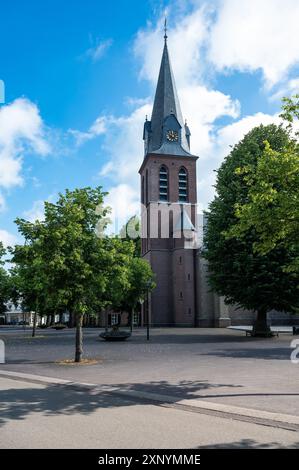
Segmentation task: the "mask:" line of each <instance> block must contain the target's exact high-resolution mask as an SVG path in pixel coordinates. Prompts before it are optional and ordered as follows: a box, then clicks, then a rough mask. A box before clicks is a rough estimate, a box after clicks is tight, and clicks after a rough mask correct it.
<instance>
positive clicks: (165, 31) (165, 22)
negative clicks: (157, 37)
mask: <svg viewBox="0 0 299 470" xmlns="http://www.w3.org/2000/svg"><path fill="white" fill-rule="evenodd" d="M167 38H168V36H167V17H166V16H165V20H164V40H165V43H166V42H167Z"/></svg>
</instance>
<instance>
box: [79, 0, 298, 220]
mask: <svg viewBox="0 0 299 470" xmlns="http://www.w3.org/2000/svg"><path fill="white" fill-rule="evenodd" d="M180 3H181V2H178V1H177V2H174V3H173V4H172V7H171V13H172V18H171V22H170V24H171V27H170V29H169V31H168V37H169V39H168V47H169V52H170V57H171V63H172V67H173V70H174V75H175V79H176V83H177V88H178V94H179V98H180V101H181V107H182V111H183V115H184V117H185V118H187V120H188V124H189V126H190V129H191V150H192V153H194V154H197V155H199V161H198V192H199V194H198V196H199V197H198V202H199V204H200V206H201V207H204V208H206V207H207V204H208V203H209V201H210V200H211V199H212V197H213V195H214V188H213V185H214V183H215V172H214V170H215V169H217V168H218V167H219V165H220V164H221V162H222V161H223V158H224V157H225V155H227V154H228V153H229V151H230V145H234V144H235V143H237V142H238V141H239V140H240V139H241V138H242V137H243V136H244V135H245V134H246V133H247V132H248V131H249V130H250V129H251V128H253V127H255V126H256V125H259V124H260V123H263V124H269V123H270V122H278V117H277V115H275V116H271V115H268V114H264V113H257V114H254V115H252V116H245V117H242V118H241V119H239V120H237V119H238V117H239V115H240V103H239V101H238V100H237V99H235V98H234V97H232V96H229V95H227V94H224V93H222V92H221V91H219V90H216V89H213V88H212V87H211V86H208V85H207V83H206V79H207V78H209V77H210V76H212V75H213V74H214V72H215V68H216V69H218V70H219V71H223V70H229V69H231V70H233V69H237V70H247V71H250V72H251V71H256V70H258V69H261V70H262V71H263V75H264V78H265V81H266V83H267V85H268V86H271V85H273V84H275V83H277V82H278V81H279V80H281V79H284V80H286V79H288V78H286V77H287V75H288V70H289V68H290V67H291V66H292V65H294V64H295V63H296V62H297V60H298V58H299V46H298V44H299V43H298V42H297V41H295V40H294V41H292V43H291V44H289V41H290V38H294V37H295V27H296V34H297V21H295V20H294V17H295V18H296V20H297V19H298V15H299V3H298V1H297V0H296V2H295V0H283V2H282V1H279V0H250V1H249V0H243V1H242V2H239V1H236V0H226V1H225V2H223V1H220V0H219V1H216V0H215V1H214V2H209V3H208V2H196V1H194V2H193V6H194V9H193V11H192V12H191V13H187V14H186V11H185V12H184V13H182V9H179V13H177V14H176V13H175V5H178V4H180ZM295 3H296V4H295ZM198 4H200V6H198ZM196 5H197V6H196ZM215 13H217V14H215ZM284 25H288V27H287V28H285V27H284ZM162 30H163V18H162V17H161V19H160V21H158V24H157V26H156V25H155V26H153V25H152V24H150V23H149V24H148V25H147V27H146V29H144V30H142V31H139V33H138V34H137V36H136V39H135V42H134V47H133V49H134V53H135V56H136V58H137V59H138V60H139V62H140V78H142V79H146V80H148V81H149V83H150V84H151V86H152V95H153V94H154V87H155V86H156V82H157V77H158V72H159V65H160V61H161V54H162V49H163V37H162V36H163V33H162ZM292 85H294V86H297V82H296V83H295V80H293V82H292ZM127 104H129V105H130V106H132V107H133V110H132V111H130V113H129V114H128V115H126V116H121V117H116V116H111V115H110V116H100V117H99V118H98V120H97V121H96V122H95V123H94V124H93V125H92V126H91V127H90V129H89V130H88V131H87V132H86V133H82V135H81V136H80V135H78V137H79V140H78V141H79V143H82V142H84V141H85V140H89V139H91V138H93V137H95V136H98V135H103V134H104V140H103V142H104V143H103V145H102V150H103V153H104V154H105V155H106V156H108V159H107V161H106V162H105V164H104V165H103V166H102V168H101V170H100V172H99V176H100V177H105V178H108V180H109V179H110V181H111V187H110V193H111V194H112V195H111V199H112V200H113V201H114V203H115V204H117V205H119V211H123V213H124V214H126V216H127V217H129V216H130V215H133V212H134V211H135V207H136V206H135V204H136V203H137V201H138V200H139V175H138V168H139V166H140V164H141V162H142V159H143V142H142V129H143V123H144V118H145V116H146V115H148V116H149V118H150V116H151V111H152V101H151V100H150V99H148V98H145V99H144V100H143V99H140V98H138V99H135V98H131V99H128V98H127ZM220 117H229V118H231V121H232V122H231V124H228V125H225V126H223V125H222V127H219V122H218V121H217V120H218V119H219V118H220ZM74 132H76V131H74ZM80 139H81V141H80ZM115 181H117V185H115ZM108 191H109V187H108ZM128 207H132V208H133V209H134V211H133V209H132V211H129V212H131V213H130V214H127V212H128V211H127V208H128Z"/></svg>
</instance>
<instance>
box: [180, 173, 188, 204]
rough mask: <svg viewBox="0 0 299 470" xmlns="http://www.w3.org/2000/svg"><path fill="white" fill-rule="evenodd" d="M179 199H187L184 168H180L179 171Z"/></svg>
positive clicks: (182, 200)
mask: <svg viewBox="0 0 299 470" xmlns="http://www.w3.org/2000/svg"><path fill="white" fill-rule="evenodd" d="M179 201H180V202H187V201H188V175H187V171H186V170H185V168H181V169H180V171H179Z"/></svg>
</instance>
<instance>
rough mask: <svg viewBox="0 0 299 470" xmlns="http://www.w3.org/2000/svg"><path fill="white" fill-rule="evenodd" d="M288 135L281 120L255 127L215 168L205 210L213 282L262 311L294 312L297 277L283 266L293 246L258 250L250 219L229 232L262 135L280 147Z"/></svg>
mask: <svg viewBox="0 0 299 470" xmlns="http://www.w3.org/2000/svg"><path fill="white" fill-rule="evenodd" d="M291 140H292V139H291V138H290V136H289V133H288V131H286V130H284V129H283V128H282V127H281V126H279V127H277V126H275V125H274V124H272V125H269V126H259V127H257V128H254V129H253V130H252V131H250V132H249V133H248V134H247V135H246V136H245V137H244V139H243V140H242V141H241V142H240V143H239V144H237V145H236V146H235V147H234V148H233V150H232V151H231V153H230V154H229V156H228V157H227V158H226V159H225V161H224V162H223V164H222V165H221V167H220V169H219V170H218V173H217V184H216V190H217V196H216V197H215V199H214V201H213V202H212V203H211V204H210V207H209V212H208V223H207V227H206V233H205V256H206V258H207V259H208V261H209V266H210V271H211V274H210V284H211V287H212V289H213V290H215V291H216V292H217V293H218V294H220V295H223V296H224V297H225V300H226V302H227V303H230V304H237V305H239V306H241V307H243V308H248V309H253V310H257V311H262V312H267V311H269V310H271V309H277V310H280V311H289V312H294V311H296V308H297V307H298V305H299V290H298V277H297V276H296V275H295V274H294V273H290V272H285V269H284V267H285V266H287V265H289V264H290V263H291V262H292V260H293V251H292V249H288V248H287V247H285V246H275V247H273V246H272V247H271V250H270V251H268V252H267V253H264V252H261V251H257V250H256V245H257V243H258V242H260V236H259V234H258V233H257V230H256V228H255V227H254V226H251V225H250V227H249V226H247V227H243V228H244V230H240V231H239V232H238V233H233V230H234V227H235V226H236V225H237V224H238V217H237V214H238V215H239V213H240V211H241V207H242V206H243V205H244V204H248V202H249V198H250V194H249V187H248V181H250V180H251V178H252V175H255V174H256V170H257V168H258V165H259V164H260V158H261V157H262V156H263V155H264V152H265V141H267V142H268V143H269V145H270V147H271V149H272V150H273V151H274V152H278V153H281V152H284V150H285V148H286V147H288V146H289V145H290V143H291ZM266 151H267V150H266ZM263 170H264V171H266V168H265V167H264V169H262V168H259V172H262V171H263ZM251 181H252V180H251ZM268 189H269V188H268ZM270 192H271V191H270ZM267 197H268V196H267ZM236 210H237V214H236ZM261 220H263V219H261Z"/></svg>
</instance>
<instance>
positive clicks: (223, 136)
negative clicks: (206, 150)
mask: <svg viewBox="0 0 299 470" xmlns="http://www.w3.org/2000/svg"><path fill="white" fill-rule="evenodd" d="M279 122H280V119H279V117H278V115H274V116H271V115H269V114H264V113H256V114H254V115H252V116H246V117H244V118H242V119H240V120H239V121H236V122H234V123H232V124H228V125H227V126H224V127H221V128H220V129H218V130H217V131H216V132H215V133H214V134H213V138H212V142H211V152H210V154H209V156H208V157H207V158H205V159H201V158H200V159H199V162H198V201H199V203H200V205H201V206H202V207H203V208H207V206H208V203H209V202H210V201H211V200H212V199H213V197H214V194H215V188H214V184H215V180H216V173H215V171H214V170H216V169H218V168H219V166H220V165H221V163H222V161H223V159H224V157H225V156H226V155H228V154H229V153H230V151H231V147H232V146H234V145H235V144H237V143H238V142H239V141H240V140H241V139H242V138H243V137H244V136H245V135H246V134H247V133H248V132H249V131H250V130H251V129H253V128H254V127H256V126H259V125H260V124H263V125H268V124H272V123H274V124H279Z"/></svg>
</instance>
